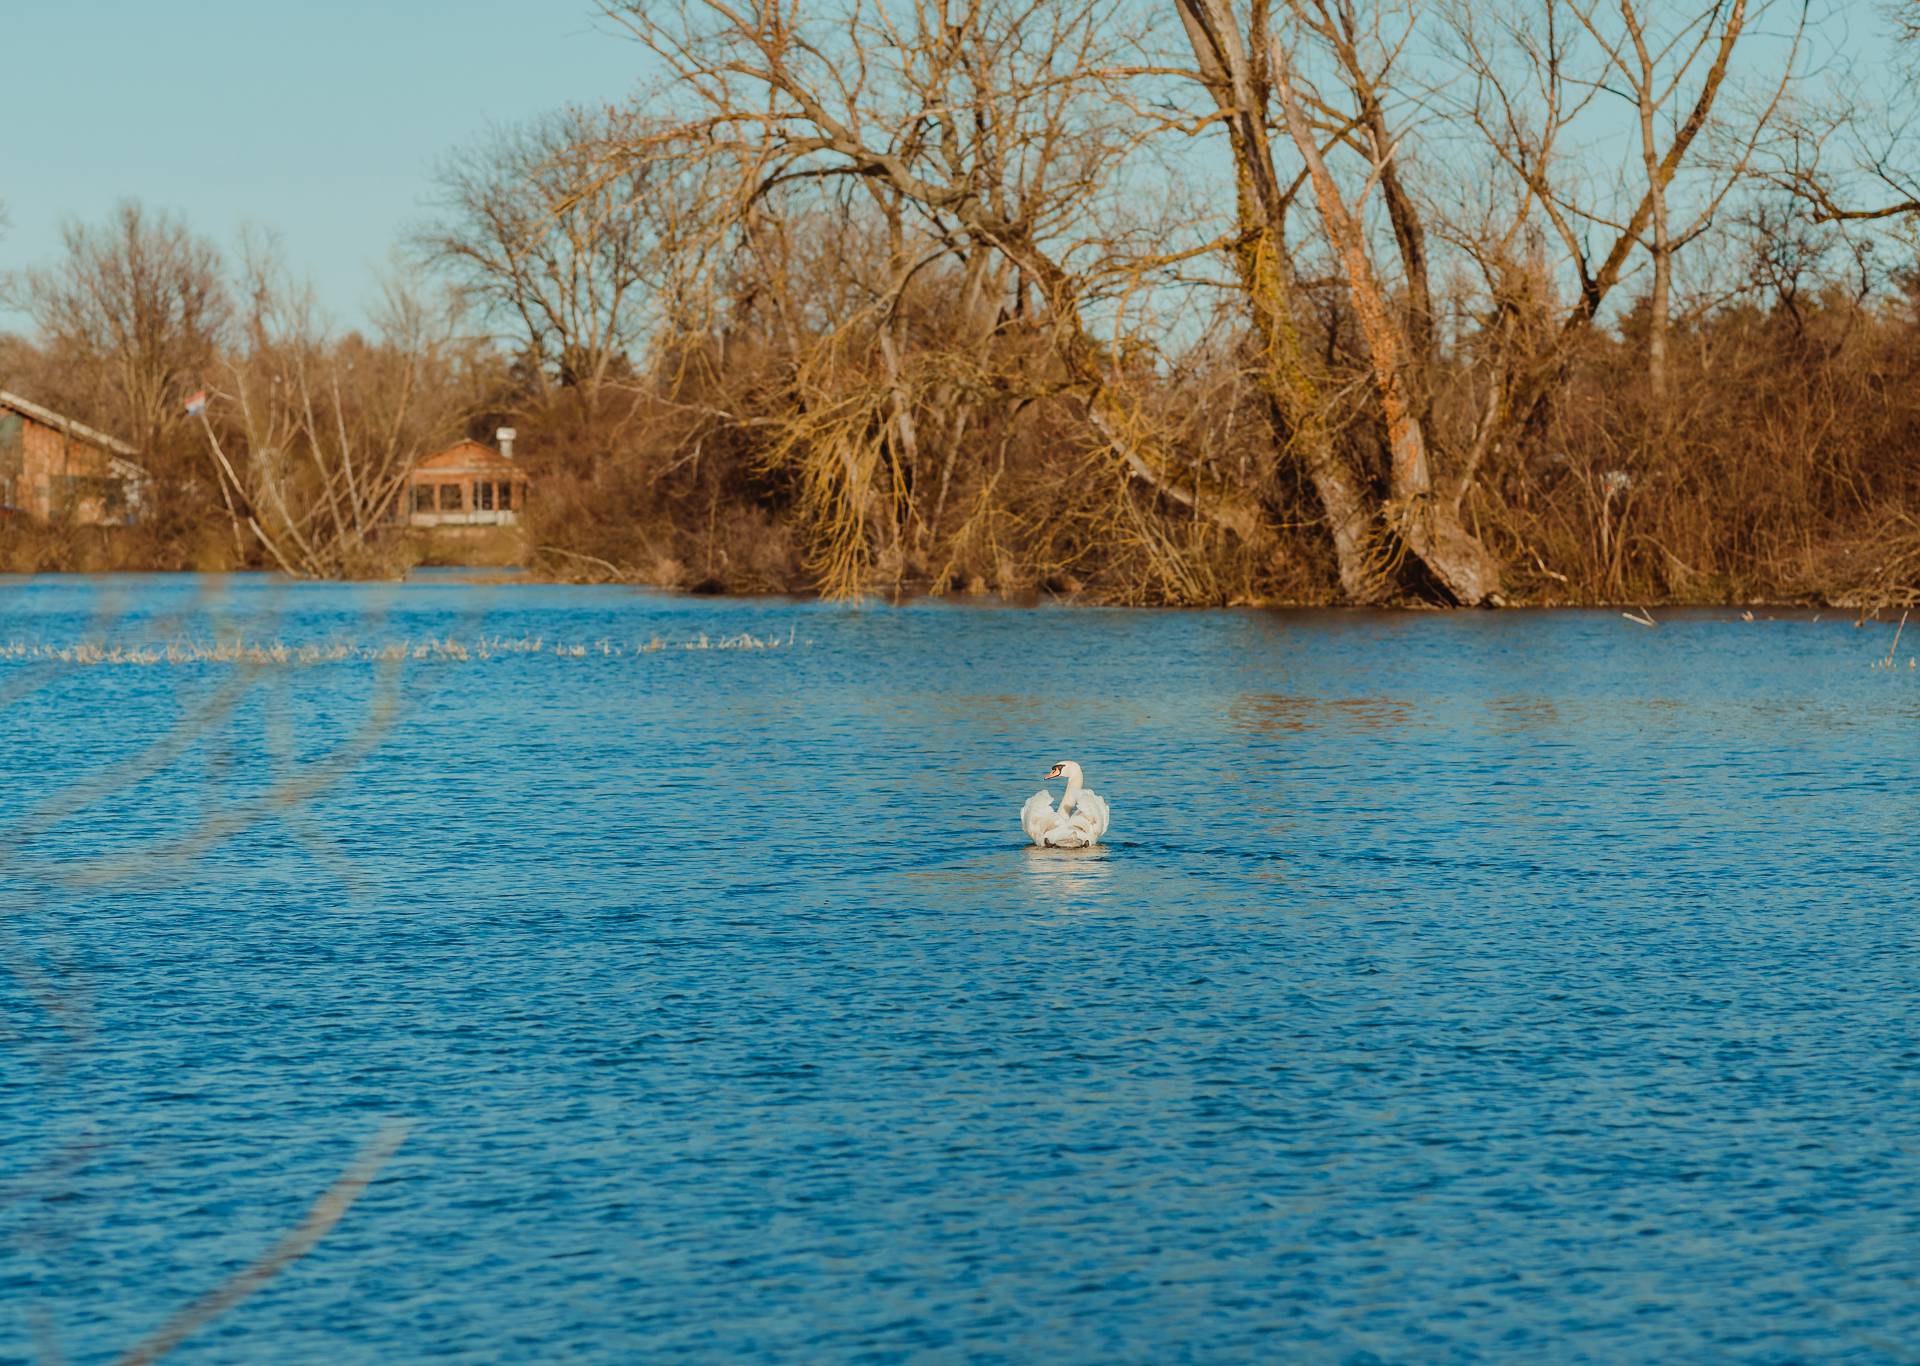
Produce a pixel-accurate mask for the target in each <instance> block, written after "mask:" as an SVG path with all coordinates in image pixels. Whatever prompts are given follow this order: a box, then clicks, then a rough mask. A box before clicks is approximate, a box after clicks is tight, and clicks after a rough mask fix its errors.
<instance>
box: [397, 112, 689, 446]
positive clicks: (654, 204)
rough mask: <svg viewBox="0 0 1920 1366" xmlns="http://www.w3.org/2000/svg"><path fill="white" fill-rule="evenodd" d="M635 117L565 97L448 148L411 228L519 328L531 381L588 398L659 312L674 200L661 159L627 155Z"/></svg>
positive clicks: (637, 134)
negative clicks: (473, 143) (465, 147)
mask: <svg viewBox="0 0 1920 1366" xmlns="http://www.w3.org/2000/svg"><path fill="white" fill-rule="evenodd" d="M645 132H646V130H645V128H644V127H643V126H642V125H641V124H640V122H639V121H638V119H637V118H636V117H635V116H632V115H629V114H625V113H621V112H618V111H607V112H589V111H586V110H581V109H565V110H561V111H559V112H557V113H554V114H550V115H548V116H546V117H544V118H541V119H537V120H535V121H534V122H532V123H530V124H528V125H527V126H525V127H522V128H517V129H511V130H508V131H506V132H504V133H501V134H499V135H498V136H496V137H495V138H494V139H493V140H491V141H490V142H488V143H485V144H483V145H481V146H479V147H476V148H474V149H471V150H469V151H466V152H464V153H461V154H459V155H458V156H456V157H454V158H453V159H452V160H451V161H449V162H448V163H447V165H446V166H445V167H444V168H443V169H442V171H441V173H440V189H441V203H440V207H441V216H440V218H439V219H438V221H436V222H435V223H434V224H432V226H430V227H429V228H427V229H425V230H424V231H423V232H421V233H420V234H419V236H418V243H419V245H420V246H421V248H422V249H423V250H424V251H425V252H426V254H427V255H428V256H429V257H430V258H431V259H434V260H437V261H439V262H440V263H442V264H443V265H445V266H446V267H448V268H449V270H450V271H451V272H452V274H453V276H454V278H456V279H457V280H458V281H459V282H460V284H461V285H462V287H463V288H464V289H465V290H466V291H467V294H468V296H469V297H470V298H472V299H473V300H475V301H476V302H478V303H479V304H480V305H482V306H483V307H484V308H485V309H486V310H487V312H488V313H489V314H491V315H492V316H493V317H494V318H495V319H497V320H505V321H507V322H509V323H510V324H511V325H512V327H513V329H514V330H515V331H516V332H518V333H519V336H520V339H521V341H522V343H523V344H524V345H525V346H526V347H527V348H528V351H529V352H530V354H531V359H532V360H533V362H534V370H535V372H536V374H537V375H538V377H539V380H540V382H542V383H558V384H561V385H564V386H569V387H574V388H577V389H579V390H580V391H581V393H582V395H583V396H584V397H585V399H586V402H587V406H588V407H589V409H591V408H593V407H594V406H595V405H596V404H597V403H598V401H599V396H600V393H601V390H602V389H603V387H604V386H605V385H606V383H607V382H608V380H609V379H611V378H614V377H616V376H618V375H619V374H621V373H623V372H624V368H625V367H626V366H627V365H628V364H629V362H630V359H631V357H632V355H633V353H634V352H635V350H636V349H637V348H638V347H639V346H640V345H641V344H642V343H643V342H644V341H645V340H646V339H647V335H648V333H649V331H650V330H651V329H652V328H653V327H654V326H655V324H656V323H657V321H658V318H659V312H658V305H659V303H660V292H661V289H662V286H663V283H664V282H663V277H662V274H661V272H662V269H663V248H670V247H671V245H672V237H673V234H674V232H675V228H676V219H675V215H676V212H677V210H678V204H677V201H676V198H675V194H676V187H675V185H674V184H673V181H672V174H671V169H670V168H671V166H672V165H673V164H674V163H673V162H672V160H671V159H670V158H663V157H660V156H641V155H634V154H633V148H634V147H635V145H636V144H639V143H643V142H644V141H645Z"/></svg>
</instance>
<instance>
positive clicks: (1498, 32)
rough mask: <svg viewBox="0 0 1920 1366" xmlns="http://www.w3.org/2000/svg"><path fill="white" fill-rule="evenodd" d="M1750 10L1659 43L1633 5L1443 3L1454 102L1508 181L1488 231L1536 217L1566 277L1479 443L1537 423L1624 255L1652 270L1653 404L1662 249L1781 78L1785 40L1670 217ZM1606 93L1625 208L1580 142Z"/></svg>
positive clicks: (1518, 228) (1675, 31)
mask: <svg viewBox="0 0 1920 1366" xmlns="http://www.w3.org/2000/svg"><path fill="white" fill-rule="evenodd" d="M1755 12H1756V11H1755V10H1754V8H1753V6H1752V5H1751V3H1750V0H1710V3H1707V4H1705V5H1703V6H1700V7H1697V8H1695V9H1693V10H1689V11H1684V12H1681V13H1680V14H1679V15H1678V16H1677V17H1675V16H1672V15H1668V16H1667V18H1668V25H1667V26H1666V27H1664V28H1663V29H1662V30H1661V34H1662V35H1664V36H1656V35H1655V33H1654V30H1653V29H1652V28H1651V26H1650V25H1649V24H1648V22H1647V20H1646V19H1645V16H1644V13H1643V11H1642V10H1641V9H1639V8H1637V7H1636V5H1635V3H1634V0H1617V2H1616V3H1615V4H1614V5H1613V6H1612V7H1611V8H1605V7H1603V6H1602V5H1601V4H1600V3H1599V0H1524V3H1521V4H1516V5H1512V6H1510V7H1508V8H1505V9H1500V8H1496V7H1494V6H1490V5H1485V4H1472V5H1468V4H1460V5H1457V6H1455V7H1454V8H1452V9H1451V10H1450V11H1449V20H1450V27H1451V29H1452V34H1453V37H1454V39H1455V40H1456V42H1457V44H1458V50H1459V55H1460V59H1461V61H1462V64H1463V65H1464V67H1465V69H1466V70H1467V72H1468V73H1469V74H1470V77H1471V79H1470V82H1469V83H1468V84H1466V85H1465V86H1464V87H1463V91H1464V94H1463V96H1462V97H1461V100H1460V103H1459V104H1458V105H1457V106H1455V108H1456V111H1457V112H1458V113H1460V114H1461V115H1462V116H1464V118H1465V119H1467V120H1469V121H1470V122H1471V123H1472V125H1473V126H1474V127H1476V128H1477V129H1479V131H1480V132H1481V134H1482V135H1483V137H1484V140H1485V146H1486V147H1487V148H1488V149H1489V150H1490V152H1491V153H1492V154H1493V156H1494V157H1495V159H1496V162H1497V164H1498V166H1499V167H1501V168H1503V169H1504V171H1505V172H1506V173H1508V174H1510V175H1511V176H1512V177H1513V178H1514V180H1515V181H1516V184H1517V188H1518V190H1519V193H1518V194H1517V195H1516V196H1515V197H1514V199H1513V204H1514V206H1515V213H1514V216H1513V218H1512V219H1511V220H1510V223H1509V226H1508V228H1507V229H1506V231H1504V232H1503V233H1500V234H1497V235H1496V236H1497V237H1498V240H1499V242H1500V243H1501V244H1502V248H1503V249H1505V248H1510V247H1511V245H1512V243H1513V242H1514V241H1515V240H1517V239H1518V238H1520V237H1522V236H1525V235H1528V234H1527V233H1526V232H1525V229H1526V227H1527V225H1528V224H1529V223H1530V222H1531V221H1532V220H1533V219H1534V217H1535V215H1537V216H1538V220H1539V221H1540V222H1541V223H1543V224H1544V225H1545V228H1546V230H1547V231H1548V232H1549V233H1550V235H1551V236H1552V237H1553V238H1555V239H1557V241H1558V242H1559V244H1560V247H1561V249H1562V253H1563V256H1564V261H1565V263H1566V270H1567V273H1568V274H1570V275H1571V277H1572V283H1573V285H1574V294H1573V297H1572V300H1571V302H1570V303H1569V304H1568V305H1567V306H1566V307H1565V308H1563V309H1557V310H1556V317H1555V318H1553V319H1552V320H1551V321H1550V322H1548V323H1547V325H1545V326H1544V327H1540V328H1538V329H1536V336H1537V339H1538V344H1537V345H1536V346H1535V347H1534V348H1533V350H1532V353H1531V354H1530V355H1527V356H1513V357H1510V358H1509V360H1508V363H1505V364H1503V365H1502V367H1501V370H1500V373H1499V374H1498V376H1497V379H1496V384H1495V387H1494V391H1493V392H1492V393H1491V394H1490V395H1489V398H1488V403H1487V420H1486V421H1485V422H1484V423H1483V425H1482V431H1481V435H1480V437H1479V438H1478V443H1479V444H1480V445H1482V446H1485V447H1492V446H1496V445H1499V444H1502V443H1503V442H1510V440H1511V438H1512V436H1513V433H1514V432H1515V430H1516V429H1518V428H1523V427H1527V426H1530V425H1533V424H1534V423H1535V422H1537V420H1538V417H1539V414H1540V412H1541V410H1542V408H1543V406H1544V405H1545V404H1546V403H1547V402H1548V400H1549V398H1550V396H1551V394H1552V393H1553V391H1554V388H1555V385H1556V384H1557V382H1558V380H1559V377H1560V375H1561V372H1562V367H1563V365H1564V363H1565V359H1566V357H1567V355H1568V354H1569V351H1570V348H1571V347H1572V346H1573V344H1574V343H1575V342H1576V341H1578V340H1579V339H1580V338H1581V337H1583V336H1585V335H1586V334H1587V333H1588V332H1589V330H1590V329H1591V328H1592V327H1593V325H1594V323H1595V322H1596V321H1597V320H1598V319H1599V317H1600V315H1601V312H1602V309H1603V306H1604V305H1605V304H1606V301H1607V300H1608V298H1609V296H1610V295H1611V294H1612V293H1613V291H1614V290H1615V288H1616V287H1617V286H1618V285H1619V284H1620V283H1621V281H1622V279H1623V278H1625V276H1626V274H1627V272H1628V270H1629V268H1630V267H1631V265H1632V263H1633V260H1634V257H1635V253H1636V251H1645V252H1646V253H1647V255H1648V257H1649V260H1650V263H1651V265H1652V284H1651V288H1650V290H1649V300H1648V303H1649V344H1648V361H1647V370H1648V377H1649V381H1650V385H1651V387H1652V388H1653V390H1654V393H1655V398H1656V404H1658V403H1660V402H1662V401H1663V397H1664V394H1665V391H1666V387H1667V369H1668V361H1667V338H1668V333H1669V330H1670V325H1671V290H1672V278H1673V277H1672V270H1673V261H1674V258H1675V255H1676V253H1677V252H1678V251H1679V250H1680V249H1681V248H1682V247H1684V246H1685V245H1686V244H1687V243H1688V242H1690V241H1693V240H1695V239H1696V238H1698V237H1699V236H1700V235H1701V234H1703V233H1704V232H1705V231H1706V230H1707V229H1708V227H1709V226H1710V225H1711V223H1712V221H1713V216H1714V214H1715V212H1716V211H1717V210H1718V208H1719V206H1720V204H1721V203H1722V201H1723V200H1724V199H1725V197H1726V195H1727V193H1728V192H1729V190H1730V189H1731V188H1732V186H1733V185H1734V184H1736V183H1737V182H1738V180H1739V178H1740V177H1741V176H1742V175H1743V174H1745V172H1746V171H1747V169H1748V167H1749V165H1750V163H1751V158H1752V156H1753V154H1754V151H1755V148H1756V147H1757V145H1758V143H1759V140H1760V139H1761V137H1762V136H1763V134H1764V131H1765V129H1766V127H1767V125H1768V121H1769V120H1770V119H1771V118H1772V116H1773V115H1774V113H1775V112H1776V111H1777V109H1778V108H1779V104H1780V101H1781V99H1782V98H1783V94H1784V92H1785V91H1786V89H1787V88H1788V84H1789V81H1790V79H1791V77H1792V75H1793V74H1794V60H1793V58H1794V54H1796V53H1797V51H1798V43H1797V39H1794V40H1792V41H1791V42H1790V44H1789V51H1788V53H1787V55H1786V58H1785V60H1784V61H1783V63H1782V65H1781V69H1780V71H1779V73H1778V76H1777V79H1776V80H1774V81H1773V82H1771V83H1770V85H1769V86H1768V88H1767V90H1766V93H1765V94H1764V95H1763V97H1762V98H1761V99H1760V101H1759V102H1758V103H1757V105H1753V106H1749V107H1748V108H1747V109H1746V110H1745V111H1744V118H1743V119H1742V121H1741V123H1740V125H1739V126H1738V127H1735V126H1733V125H1732V124H1731V123H1729V124H1728V126H1726V127H1725V128H1723V129H1722V130H1721V133H1722V137H1723V141H1724V143H1725V147H1724V148H1723V149H1722V155H1721V156H1720V157H1719V158H1718V159H1717V160H1716V162H1715V163H1714V164H1713V166H1711V167H1710V168H1709V169H1708V172H1707V174H1706V175H1705V177H1704V178H1703V181H1702V187H1701V190H1700V192H1699V193H1697V194H1696V195H1695V196H1694V198H1693V200H1692V201H1691V204H1692V207H1691V208H1690V210H1689V212H1688V213H1687V214H1686V215H1685V217H1684V219H1683V220H1676V218H1675V216H1674V212H1673V198H1672V187H1673V185H1674V183H1675V180H1676V177H1678V175H1679V174H1680V172H1681V170H1682V168H1683V166H1685V165H1686V164H1687V161H1688V157H1689V155H1690V154H1692V153H1693V152H1694V151H1695V150H1696V143H1697V142H1698V140H1700V139H1701V137H1702V136H1703V134H1707V133H1708V132H1709V130H1710V129H1711V128H1712V127H1713V126H1714V120H1715V118H1716V107H1717V104H1718V102H1719V101H1720V99H1721V96H1722V94H1723V93H1724V90H1725V87H1726V84H1727V77H1728V72H1729V70H1730V67H1731V63H1732V59H1733V56H1734V53H1735V50H1736V48H1737V47H1738V45H1739V43H1740V42H1741V39H1742V37H1743V35H1745V34H1747V33H1749V32H1750V29H1751V21H1752V19H1753V17H1754V14H1755ZM1662 13H1663V14H1665V13H1666V12H1665V11H1663V12H1662ZM1795 13H1796V28H1795V29H1794V30H1792V31H1793V32H1797V31H1798V28H1797V25H1798V23H1799V22H1801V21H1803V20H1804V16H1805V6H1804V5H1796V6H1795ZM1615 98H1618V99H1620V100H1622V101H1624V102H1625V103H1627V104H1628V105H1629V107H1630V108H1631V110H1632V112H1633V118H1634V126H1635V128H1636V136H1635V143H1636V147H1635V153H1634V162H1635V164H1636V165H1637V167H1638V170H1639V183H1638V184H1637V185H1636V186H1635V187H1634V188H1633V189H1632V190H1630V191H1629V192H1628V193H1627V194H1626V198H1625V201H1624V203H1616V202H1615V200H1614V198H1613V197H1612V196H1611V195H1610V194H1609V192H1608V190H1607V188H1606V187H1605V186H1604V184H1602V185H1599V186H1596V184H1595V183H1594V172H1595V169H1596V168H1595V166H1594V165H1593V163H1591V162H1590V161H1589V159H1588V157H1587V153H1586V149H1585V148H1583V147H1582V146H1581V145H1580V143H1581V141H1582V139H1583V132H1584V130H1586V129H1588V127H1589V126H1590V125H1594V124H1597V123H1604V121H1605V119H1606V117H1607V114H1606V112H1605V111H1604V109H1603V108H1602V102H1603V101H1606V100H1611V99H1615ZM1663 128H1664V130H1665V131H1664V133H1663V131H1662V130H1663ZM1588 136H1589V137H1600V136H1604V134H1603V133H1597V132H1596V133H1592V134H1588ZM1555 273H1556V274H1557V273H1558V272H1555ZM1536 297H1537V296H1536Z"/></svg>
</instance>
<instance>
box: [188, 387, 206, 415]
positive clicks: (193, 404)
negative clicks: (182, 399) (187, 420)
mask: <svg viewBox="0 0 1920 1366" xmlns="http://www.w3.org/2000/svg"><path fill="white" fill-rule="evenodd" d="M206 411H207V391H206V390H205V389H202V390H200V391H199V392H197V393H193V394H189V395H188V396H187V416H188V417H198V416H200V414H202V413H204V412H206Z"/></svg>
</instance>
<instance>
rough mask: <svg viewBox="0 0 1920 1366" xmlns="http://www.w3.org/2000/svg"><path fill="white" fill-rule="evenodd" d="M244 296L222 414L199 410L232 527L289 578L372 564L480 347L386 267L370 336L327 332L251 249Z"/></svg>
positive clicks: (463, 405) (452, 430)
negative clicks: (240, 339) (239, 340)
mask: <svg viewBox="0 0 1920 1366" xmlns="http://www.w3.org/2000/svg"><path fill="white" fill-rule="evenodd" d="M247 296H248V299H249V307H248V312H247V316H246V318H245V320H244V324H243V332H244V345H243V346H242V347H241V348H239V349H238V350H237V351H236V352H235V353H234V354H233V355H232V356H230V357H229V358H228V359H227V361H226V364H225V367H224V380H225V383H224V384H223V386H222V388H221V389H220V390H219V391H218V393H217V397H218V399H219V401H220V405H221V411H220V412H219V413H218V417H219V418H220V422H219V424H218V426H216V424H215V422H214V420H213V418H214V416H215V415H213V414H203V415H202V418H201V421H202V425H203V429H204V433H205V436H206V440H207V449H208V454H209V457H210V458H211V460H212V461H213V464H214V468H215V473H216V477H217V480H218V483H219V487H220V493H221V497H222V499H223V501H224V502H225V505H226V507H227V510H228V512H229V515H230V516H231V517H232V518H233V521H234V526H235V534H236V536H237V537H238V536H241V534H242V529H244V532H245V534H246V537H248V538H251V539H252V540H253V541H255V542H256V543H257V544H258V545H259V546H260V548H261V549H262V550H263V551H265V552H266V553H267V555H269V556H270V557H271V558H272V559H273V561H274V562H275V563H276V564H277V565H279V566H280V568H282V569H283V570H285V571H286V572H287V573H289V574H293V575H295V576H296V577H305V578H333V577H340V576H342V575H355V574H366V573H373V572H379V571H380V570H382V569H383V568H384V567H385V566H386V563H387V559H388V556H387V553H386V547H385V546H383V544H382V543H381V532H382V531H383V529H390V528H386V527H384V526H383V524H385V523H387V522H388V521H389V519H390V514H391V513H392V512H394V511H395V509H396V500H397V499H398V497H399V496H400V493H401V491H402V489H403V486H404V484H405V480H406V476H407V473H408V471H409V470H410V469H411V468H412V466H413V464H414V462H415V460H416V459H417V458H418V457H419V456H420V455H422V454H424V453H425V452H426V451H427V450H428V449H430V447H431V445H432V443H435V442H439V441H442V440H446V439H449V438H450V437H452V436H454V435H455V434H457V432H458V431H459V429H460V426H461V424H462V422H463V421H464V419H465V418H466V417H467V416H468V414H469V413H470V412H471V411H472V410H473V408H474V407H475V406H476V405H477V402H478V399H479V397H480V394H481V383H480V381H481V380H483V379H484V378H485V372H484V369H483V365H482V358H481V348H480V347H479V345H478V344H477V343H476V342H475V341H474V340H472V339H470V338H465V337H462V336H461V334H460V332H459V329H458V326H457V324H458V316H459V307H458V305H457V303H456V302H453V301H448V300H441V301H438V302H430V301H429V300H428V299H426V298H425V297H423V296H422V295H421V294H420V293H419V292H417V291H416V290H414V289H413V288H411V287H410V286H409V285H408V284H406V283H405V282H404V280H402V279H400V278H399V277H397V276H396V277H394V278H391V279H389V280H388V281H387V282H386V284H385V287H384V290H383V298H382V301H381V305H380V307H379V309H378V310H377V323H378V326H379V329H380V336H379V337H378V339H377V340H373V341H369V340H367V339H366V338H364V337H362V336H360V335H359V334H358V333H349V334H347V335H346V336H342V337H332V336H329V335H328V334H327V331H326V329H325V327H324V326H323V325H322V324H321V322H320V321H319V318H318V315H317V312H316V310H315V307H314V303H313V300H312V296H311V294H310V292H309V291H307V290H305V289H303V288H301V287H299V286H296V285H294V284H292V283H291V282H290V281H289V280H288V279H287V278H286V276H285V273H284V272H283V271H282V270H281V269H280V268H279V266H278V265H277V263H276V262H275V261H274V260H273V259H272V257H271V256H270V255H268V254H266V253H265V252H263V251H261V250H258V249H256V250H255V251H253V252H252V253H251V254H250V258H249V260H248V263H247ZM222 428H224V430H225V435H226V437H227V440H226V441H223V440H222V439H221V438H222V430H221V429H222ZM229 444H231V445H233V446H234V449H233V450H231V451H229V449H228V446H229Z"/></svg>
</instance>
